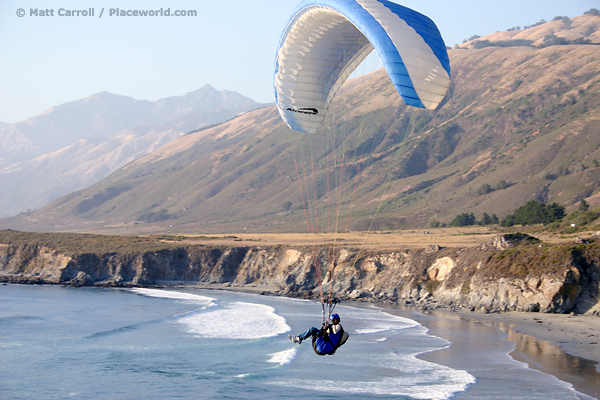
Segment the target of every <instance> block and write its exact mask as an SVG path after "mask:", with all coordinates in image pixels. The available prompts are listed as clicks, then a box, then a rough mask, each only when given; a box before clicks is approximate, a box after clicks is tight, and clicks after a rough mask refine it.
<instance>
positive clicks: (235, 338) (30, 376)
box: [0, 285, 589, 399]
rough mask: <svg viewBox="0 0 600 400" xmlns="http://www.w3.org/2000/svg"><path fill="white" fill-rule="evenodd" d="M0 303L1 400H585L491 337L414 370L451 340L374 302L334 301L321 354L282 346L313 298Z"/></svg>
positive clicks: (112, 297) (2, 298) (127, 295)
mask: <svg viewBox="0 0 600 400" xmlns="http://www.w3.org/2000/svg"><path fill="white" fill-rule="evenodd" d="M0 305H1V307H0V359H1V362H0V398H2V399H71V398H72V399H303V398H314V399H365V398H372V399H450V398H456V399H507V398H511V399H521V398H522V399H548V398H557V399H589V397H587V396H585V395H582V394H580V393H577V392H576V391H575V390H574V389H573V387H572V386H571V385H570V384H568V383H565V382H561V381H560V380H558V379H557V378H555V377H553V376H550V375H547V374H543V373H541V372H538V371H534V370H532V369H529V368H528V367H527V365H526V364H523V363H521V362H517V361H515V360H513V359H512V358H511V357H510V356H509V354H508V353H509V352H510V351H511V349H512V348H514V346H512V347H511V344H510V342H508V341H506V340H505V339H503V335H502V334H501V333H500V332H498V334H497V335H496V336H494V335H491V337H480V338H478V339H472V340H473V341H476V340H481V341H485V342H486V345H485V346H483V347H482V346H477V348H478V349H479V350H477V351H473V352H469V350H468V349H465V350H464V351H462V350H461V352H460V353H458V352H454V353H455V355H454V356H453V357H452V362H448V363H444V364H446V365H453V366H454V367H453V368H451V367H449V366H446V365H442V364H438V363H435V362H431V361H426V359H427V358H428V357H427V354H432V353H433V352H437V351H440V350H443V349H449V348H450V347H451V346H452V345H453V344H452V343H450V342H449V341H447V340H444V339H442V338H439V337H436V336H433V335H431V334H429V333H428V330H427V329H426V328H425V327H424V326H422V325H421V324H419V323H418V322H416V321H415V320H413V319H410V318H406V317H402V316H399V315H393V314H391V313H388V312H386V311H385V310H383V309H379V308H377V307H374V306H365V307H360V308H357V307H350V306H345V305H343V304H342V305H338V307H337V308H336V312H337V313H338V314H340V317H341V323H342V325H343V326H344V329H345V330H346V331H347V332H348V333H349V334H350V339H349V340H348V342H347V343H346V344H345V345H344V346H343V347H341V348H340V349H339V350H338V351H337V353H336V354H335V355H333V356H324V357H323V356H318V355H316V354H315V353H314V352H313V350H312V347H311V344H310V342H305V343H303V344H302V345H297V344H294V343H292V342H291V341H290V340H289V339H288V337H287V336H288V334H292V335H297V334H300V333H302V332H303V331H305V330H306V329H308V328H310V327H311V326H317V327H318V326H319V324H320V321H321V307H320V304H318V303H316V302H313V301H306V300H298V299H288V298H282V297H271V296H260V295H254V294H246V293H239V292H231V291H219V290H201V289H178V290H175V289H164V290H163V289H142V288H139V289H113V288H110V289H100V288H87V287H84V288H70V287H60V286H21V285H2V286H0ZM481 349H484V350H481ZM440 354H441V353H440ZM449 354H452V353H449ZM456 354H458V355H456ZM461 360H463V361H465V362H464V363H463V362H461ZM467 360H468V361H469V362H466V361H467ZM461 365H462V366H464V368H462V367H461V368H457V367H456V366H461Z"/></svg>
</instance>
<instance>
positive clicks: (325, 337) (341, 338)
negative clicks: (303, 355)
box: [312, 325, 350, 356]
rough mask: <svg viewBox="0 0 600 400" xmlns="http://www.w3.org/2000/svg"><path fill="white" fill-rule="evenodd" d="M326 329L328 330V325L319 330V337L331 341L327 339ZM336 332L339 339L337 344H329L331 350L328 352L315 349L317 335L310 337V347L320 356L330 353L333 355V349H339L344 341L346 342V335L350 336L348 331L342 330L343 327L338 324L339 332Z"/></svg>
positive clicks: (329, 354)
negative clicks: (331, 347)
mask: <svg viewBox="0 0 600 400" xmlns="http://www.w3.org/2000/svg"><path fill="white" fill-rule="evenodd" d="M327 330H328V327H327V328H325V329H323V330H322V331H321V336H320V337H322V338H323V340H325V341H327V342H329V343H331V341H330V340H329V333H328V332H327ZM338 334H339V335H340V340H339V341H338V342H337V345H335V346H333V344H331V345H332V346H333V350H331V351H330V352H329V353H319V350H317V338H318V336H317V335H315V336H313V338H312V347H313V350H314V351H315V353H317V354H318V355H320V356H331V355H334V354H335V351H336V350H337V349H339V348H340V347H341V346H342V345H343V344H344V343H346V341H347V340H348V337H349V336H350V335H349V334H348V332H346V331H345V330H344V327H343V326H341V325H340V332H339V333H338Z"/></svg>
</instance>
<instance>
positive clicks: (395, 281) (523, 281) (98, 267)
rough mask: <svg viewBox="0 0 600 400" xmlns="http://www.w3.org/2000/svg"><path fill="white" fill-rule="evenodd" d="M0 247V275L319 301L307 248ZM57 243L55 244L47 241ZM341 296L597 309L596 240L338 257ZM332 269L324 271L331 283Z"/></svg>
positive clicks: (516, 239)
mask: <svg viewBox="0 0 600 400" xmlns="http://www.w3.org/2000/svg"><path fill="white" fill-rule="evenodd" d="M4 241H5V242H6V243H2V244H0V281H3V282H11V283H52V284H66V285H75V286H81V285H95V286H154V285H176V284H187V285H194V284H213V285H220V286H224V287H230V286H236V287H250V286H252V287H254V288H259V289H261V288H262V290H263V291H264V292H265V293H272V294H277V295H285V296H290V297H303V298H317V297H318V296H319V289H318V283H317V282H318V276H317V271H316V269H315V267H314V264H315V263H314V260H315V259H316V258H319V262H320V263H323V264H324V267H323V269H325V268H327V265H326V264H327V261H326V257H325V256H324V255H319V256H318V257H317V256H316V254H315V253H314V251H313V250H312V249H309V248H301V247H299V248H289V247H288V248H286V247H282V246H278V247H261V246H257V247H243V246H242V247H209V246H201V245H197V246H181V247H177V246H171V247H170V248H165V249H159V250H146V251H119V252H115V251H107V252H102V251H98V250H96V251H94V252H85V251H83V250H84V249H82V251H65V250H64V249H63V250H59V249H57V248H56V246H52V245H49V244H48V243H47V242H44V241H37V242H36V241H35V240H33V241H32V240H30V241H28V242H27V243H23V242H19V241H8V240H4ZM53 247H54V248H53ZM335 258H336V260H335V261H336V263H337V267H336V270H335V273H334V274H333V276H334V278H335V279H334V281H333V287H334V293H335V296H336V297H337V298H338V299H341V300H344V299H352V300H361V301H373V302H390V303H401V304H413V305H416V306H418V307H421V308H433V307H444V308H466V309H471V310H476V311H483V312H492V311H509V310H510V311H513V310H514V311H533V312H537V311H539V312H547V313H570V312H575V313H578V314H589V315H600V244H598V243H595V242H591V243H588V244H577V245H546V244H540V243H539V242H537V241H536V240H535V239H534V238H531V237H528V236H526V235H504V236H500V237H497V238H495V239H494V240H492V241H490V242H489V243H487V244H485V245H482V246H479V247H472V248H439V247H437V246H436V247H433V248H430V249H421V250H410V251H398V252H388V253H369V252H365V251H361V250H356V249H344V250H341V251H340V252H339V253H338V254H337V255H336V257H335ZM330 278H331V277H330V276H328V275H327V276H323V277H322V279H323V285H324V286H325V287H327V288H328V287H329V284H330V283H331V279H330Z"/></svg>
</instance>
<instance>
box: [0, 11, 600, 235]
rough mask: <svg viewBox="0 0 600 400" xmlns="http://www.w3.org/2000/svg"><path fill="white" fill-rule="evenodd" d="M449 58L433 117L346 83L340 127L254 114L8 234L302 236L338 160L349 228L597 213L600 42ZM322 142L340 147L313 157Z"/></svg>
mask: <svg viewBox="0 0 600 400" xmlns="http://www.w3.org/2000/svg"><path fill="white" fill-rule="evenodd" d="M594 18H597V20H598V21H600V19H598V17H594ZM449 55H450V60H451V66H452V71H453V72H452V75H453V78H452V83H451V87H450V91H449V94H448V96H447V98H446V99H445V100H444V102H443V104H442V105H441V106H440V107H439V108H438V109H437V110H435V111H427V110H419V109H413V108H408V107H407V106H406V105H404V104H403V103H402V101H401V99H400V96H398V94H397V92H396V91H395V89H394V88H393V86H392V85H391V83H390V81H389V78H388V77H387V74H386V73H385V71H383V70H378V71H375V72H374V73H372V74H370V75H368V76H364V77H360V78H356V79H355V80H352V81H349V82H347V83H346V84H345V85H344V86H343V88H342V90H340V93H339V95H338V96H337V97H336V98H335V99H334V101H333V102H332V105H331V110H330V114H331V117H332V118H335V122H333V120H330V121H331V122H327V123H326V124H325V125H324V126H323V128H322V129H321V131H320V132H319V133H318V134H317V135H316V136H315V137H310V136H307V135H302V134H300V133H297V132H294V131H291V130H289V129H288V128H287V127H285V126H284V125H283V123H282V122H281V120H280V118H279V115H278V113H277V111H276V109H275V107H270V108H265V109H261V110H256V111H252V112H249V113H246V114H244V115H242V116H240V117H238V118H236V119H234V120H232V121H229V122H227V123H225V124H221V125H218V126H216V127H213V128H210V129H207V130H203V131H200V132H197V133H193V134H190V135H187V136H185V137H183V138H179V139H177V140H175V141H173V142H170V143H169V144H168V145H166V146H164V147H163V148H161V149H158V150H157V151H156V152H154V153H151V154H149V155H146V156H145V157H142V158H140V159H138V160H136V161H135V162H133V163H130V164H129V165H127V166H126V167H124V168H122V169H120V170H118V171H116V172H115V173H113V174H112V175H111V176H109V177H107V178H106V179H105V180H103V181H102V182H99V183H98V184H96V185H94V186H92V187H89V188H87V189H84V190H81V191H78V192H75V193H71V194H70V195H68V196H65V197H63V198H61V199H58V200H57V201H55V202H54V203H53V204H51V205H49V206H47V207H44V208H43V209H41V210H38V211H36V212H34V213H31V214H30V215H24V216H20V217H15V218H13V219H10V220H3V221H0V227H10V228H14V229H27V230H45V229H50V230H94V229H96V230H97V229H105V230H107V231H111V232H114V231H127V232H131V231H140V230H144V231H148V232H162V231H165V230H166V231H169V230H175V231H180V232H198V231H223V232H235V231H239V230H243V229H245V228H248V229H259V230H269V231H302V230H306V222H305V212H306V211H305V208H304V207H303V203H307V202H313V203H312V204H313V206H314V204H316V205H317V210H318V215H321V216H322V217H323V218H325V217H324V216H325V215H326V214H327V210H328V204H329V202H331V201H332V199H333V198H334V197H335V195H334V194H333V193H330V192H328V191H327V190H325V189H324V188H325V187H326V182H328V179H332V178H331V177H329V178H328V175H327V173H325V172H324V171H326V170H327V168H326V167H325V166H326V164H327V162H329V161H327V160H331V159H332V157H334V156H336V157H339V158H340V159H341V158H344V160H345V161H344V162H343V163H342V164H341V165H342V168H341V169H342V171H341V172H340V174H339V175H340V176H343V179H342V182H341V183H340V185H339V187H340V188H341V189H340V190H341V195H340V197H339V198H340V200H339V201H337V203H338V204H340V205H341V206H342V207H343V213H344V215H347V213H350V216H351V218H349V221H351V222H350V224H349V226H348V229H352V230H370V229H379V230H386V229H400V228H409V227H424V226H428V225H429V224H431V223H432V222H435V221H440V222H442V223H447V222H450V220H451V219H452V218H453V217H454V216H455V215H456V214H459V213H463V212H474V213H476V214H478V215H481V214H482V213H483V212H487V213H489V214H492V213H494V214H497V215H498V216H503V215H506V214H508V213H510V212H512V211H513V210H514V209H516V208H518V207H520V206H522V205H523V204H525V203H526V202H527V201H529V200H539V201H544V202H552V201H556V202H559V203H561V204H563V205H565V206H567V207H568V208H569V207H570V208H573V207H576V205H577V203H578V202H579V201H580V200H582V199H585V200H586V201H588V202H589V203H590V205H592V206H598V205H600V194H599V193H600V162H599V161H600V123H599V119H600V47H599V46H596V45H589V44H587V45H586V44H578V45H555V46H549V47H543V48H537V47H533V46H512V47H498V46H490V47H485V48H480V49H475V48H468V49H451V50H450V51H449ZM328 132H333V133H332V135H342V134H343V135H344V137H345V139H344V140H343V141H341V140H340V141H337V142H336V144H335V145H333V147H331V146H330V145H327V143H325V142H318V143H317V142H314V143H313V144H312V145H311V146H312V147H310V149H312V150H310V149H309V148H308V147H307V146H309V143H312V142H311V141H314V140H321V139H319V138H321V137H326V135H329V133H328ZM319 135H320V136H319ZM332 137H333V136H332ZM315 138H316V139H315ZM336 140H337V139H336ZM307 152H309V153H312V156H314V164H315V165H319V166H320V167H319V168H318V170H317V172H316V173H315V175H314V177H311V178H310V179H311V180H313V181H314V182H315V183H316V184H317V188H316V189H317V190H315V193H314V199H313V194H312V187H311V196H310V198H309V199H307V198H306V197H305V196H303V195H301V193H300V190H299V187H300V185H304V183H302V182H299V180H300V181H308V179H307V178H300V179H298V178H299V176H298V175H299V174H298V171H297V170H296V168H295V165H298V164H300V165H301V166H302V165H310V161H308V160H300V159H299V155H302V154H306V153H307ZM309 168H310V167H309ZM338 171H339V170H338ZM486 185H487V186H486ZM353 187H355V189H353ZM482 187H490V188H493V189H494V190H489V191H486V192H482V191H481V188H482ZM313 206H311V207H313ZM374 217H375V218H374ZM343 229H346V228H343Z"/></svg>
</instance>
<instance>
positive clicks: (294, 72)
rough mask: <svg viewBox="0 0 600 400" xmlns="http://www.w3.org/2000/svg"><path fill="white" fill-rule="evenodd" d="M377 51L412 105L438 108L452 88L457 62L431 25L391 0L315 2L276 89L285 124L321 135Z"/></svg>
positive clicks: (285, 43) (282, 53)
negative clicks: (342, 93)
mask: <svg viewBox="0 0 600 400" xmlns="http://www.w3.org/2000/svg"><path fill="white" fill-rule="evenodd" d="M373 49H375V51H377V54H378V56H379V58H380V59H381V61H382V63H383V66H384V67H385V69H386V71H387V73H388V75H389V77H390V79H391V81H392V83H393V84H394V86H395V87H396V89H397V90H398V92H399V93H400V95H401V96H402V99H403V100H404V102H405V103H406V104H408V105H410V106H414V107H420V108H427V109H430V110H433V109H435V108H437V106H438V105H439V104H440V103H441V101H442V100H443V99H444V96H445V95H446V92H447V91H448V87H449V86H450V61H449V59H448V52H447V51H446V45H445V44H444V41H443V39H442V37H441V35H440V32H439V30H438V29H437V27H436V25H435V23H434V22H433V21H432V20H431V19H429V18H428V17H426V16H425V15H422V14H420V13H418V12H416V11H414V10H411V9H409V8H406V7H403V6H401V5H398V4H395V3H392V2H390V1H386V0H320V1H315V0H309V1H305V2H303V3H301V4H300V5H299V6H298V7H297V8H296V11H295V12H294V13H293V15H292V17H291V19H290V21H289V23H288V24H287V26H286V28H285V30H284V32H283V35H282V36H281V40H280V41H279V47H278V51H277V57H276V61H275V78H274V84H275V98H276V104H277V108H278V110H279V114H280V115H281V118H282V119H283V120H284V121H285V123H286V124H287V125H288V126H289V127H290V128H291V129H293V130H297V131H300V132H307V133H316V132H317V130H318V129H319V127H320V126H321V124H322V123H323V121H324V118H325V116H326V115H327V111H328V108H329V105H330V103H331V101H332V99H333V98H334V97H335V95H336V94H337V92H338V90H339V89H340V87H341V86H342V84H343V83H344V82H345V81H346V79H347V78H348V77H349V76H350V74H351V73H352V72H353V71H354V70H355V69H356V67H358V65H359V64H360V63H361V62H362V61H363V60H364V59H365V58H366V57H367V56H368V55H369V53H371V51H372V50H373Z"/></svg>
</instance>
